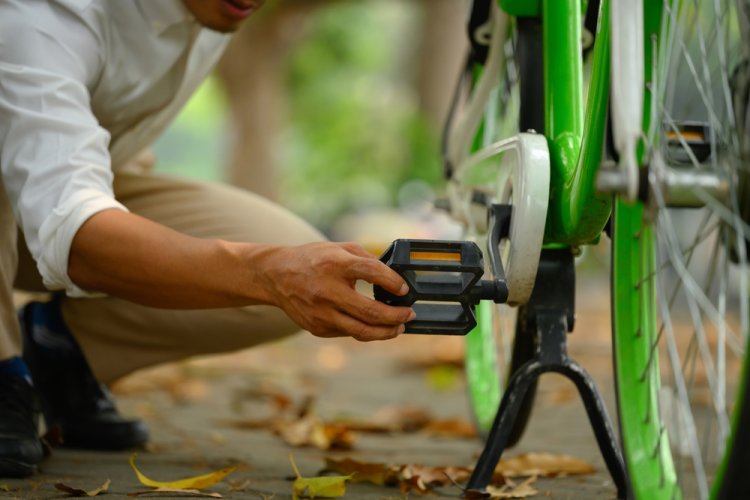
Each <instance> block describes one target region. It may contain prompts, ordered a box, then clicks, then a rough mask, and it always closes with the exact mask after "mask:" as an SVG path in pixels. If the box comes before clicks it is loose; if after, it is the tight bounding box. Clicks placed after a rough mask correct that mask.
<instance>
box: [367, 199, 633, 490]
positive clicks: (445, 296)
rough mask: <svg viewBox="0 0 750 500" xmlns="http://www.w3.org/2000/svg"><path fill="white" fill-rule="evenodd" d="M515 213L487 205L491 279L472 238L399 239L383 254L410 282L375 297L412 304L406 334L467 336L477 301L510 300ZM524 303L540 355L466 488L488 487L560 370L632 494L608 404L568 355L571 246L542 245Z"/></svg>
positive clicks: (526, 367)
mask: <svg viewBox="0 0 750 500" xmlns="http://www.w3.org/2000/svg"><path fill="white" fill-rule="evenodd" d="M510 215H511V207H509V206H507V205H492V206H491V207H490V208H489V218H490V224H489V226H488V227H490V229H491V234H490V235H489V240H490V242H489V245H488V251H489V255H490V259H491V260H490V263H491V269H492V271H493V274H494V277H493V279H491V280H481V279H480V278H481V276H482V274H483V273H484V263H483V260H482V252H481V251H480V250H479V247H478V246H477V245H476V244H475V243H473V242H469V241H438V240H396V241H394V242H393V243H392V244H391V246H390V247H389V248H388V250H386V252H385V253H384V254H383V256H382V257H381V260H382V261H383V262H385V263H386V264H388V265H389V266H390V267H391V268H392V269H394V270H395V271H396V272H398V273H399V274H400V275H401V276H402V277H403V278H404V279H405V280H406V282H407V283H408V285H409V293H408V294H407V295H405V296H396V295H393V294H390V293H388V292H387V291H385V290H383V289H382V288H380V287H377V286H376V287H375V288H374V292H375V298H377V299H378V300H380V301H382V302H385V303H387V304H392V305H404V306H411V307H413V308H414V310H415V312H416V313H417V317H416V319H415V320H413V321H411V322H409V323H407V325H406V332H407V333H421V334H448V335H465V334H467V333H468V332H470V331H471V330H472V329H473V328H474V327H475V326H476V317H475V315H474V308H475V306H476V304H478V303H479V301H480V300H493V301H494V302H496V303H503V302H505V301H506V300H507V298H508V287H507V284H506V280H505V274H504V270H503V266H502V262H501V261H500V257H499V252H498V245H499V242H500V240H501V239H502V238H505V237H507V235H508V231H509V225H510ZM526 308H527V311H528V312H527V318H528V320H529V321H531V322H533V323H534V325H533V328H532V329H535V335H536V339H535V340H536V343H535V344H536V353H535V354H534V356H533V357H532V358H531V359H529V360H528V361H527V362H526V363H525V364H523V365H522V366H521V367H520V368H519V369H518V370H516V372H515V373H514V374H513V375H512V377H511V379H510V381H509V383H508V387H507V389H506V391H505V393H504V395H503V398H502V401H501V402H500V407H499V409H498V412H497V415H496V417H495V420H494V423H493V425H492V429H491V431H490V434H489V437H488V439H487V442H486V443H485V448H484V450H483V452H482V455H481V456H480V458H479V461H478V463H477V465H476V467H475V468H474V471H473V473H472V476H471V478H470V479H469V482H468V486H467V489H468V490H484V489H485V488H486V487H487V485H488V484H489V482H490V480H491V478H492V474H493V472H494V470H495V467H496V466H497V463H498V461H499V460H500V456H501V455H502V453H503V451H504V450H505V447H506V445H507V443H508V440H509V437H510V435H511V432H512V430H513V428H514V423H515V420H516V418H517V416H518V412H519V410H520V408H521V406H522V403H523V401H524V398H525V397H526V394H527V392H528V390H529V388H530V387H531V386H532V385H533V384H534V383H535V382H536V380H537V379H538V378H539V376H540V375H541V374H543V373H546V372H556V373H559V374H561V375H564V376H565V377H567V378H568V379H570V380H571V381H572V382H573V383H574V384H575V386H576V388H577V389H578V392H579V394H580V396H581V399H582V400H583V403H584V406H585V408H586V412H587V414H588V417H589V421H590V423H591V426H592V428H593V430H594V435H595V436H596V440H597V443H598V445H599V449H600V451H601V453H602V456H603V458H604V461H605V463H606V464H607V468H608V469H609V473H610V475H611V476H612V479H613V481H614V483H615V486H616V487H617V494H618V497H619V498H627V495H628V482H627V476H626V471H625V465H624V462H623V460H622V456H621V455H620V453H619V451H618V450H619V448H618V446H617V443H616V440H615V434H614V431H613V430H612V424H611V421H610V418H609V416H608V414H607V410H606V407H605V406H604V403H603V402H602V398H601V396H600V395H599V392H598V390H597V388H596V384H595V383H594V381H593V379H592V378H591V376H589V374H588V373H587V372H586V371H585V370H584V369H583V368H582V367H581V365H579V364H578V363H577V362H576V361H574V360H572V359H571V358H570V357H569V356H568V354H567V342H566V341H567V334H568V332H570V331H572V330H573V322H574V315H575V269H574V263H573V254H572V252H571V250H570V249H569V248H565V249H545V250H542V255H541V259H540V263H539V270H538V273H537V279H536V285H535V287H534V290H533V292H532V294H531V298H530V299H529V302H528V304H527V305H526Z"/></svg>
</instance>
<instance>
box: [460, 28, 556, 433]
mask: <svg viewBox="0 0 750 500" xmlns="http://www.w3.org/2000/svg"><path fill="white" fill-rule="evenodd" d="M541 53H542V47H541V24H540V23H539V21H538V20H536V19H524V18H518V19H514V20H513V23H512V24H511V28H510V32H509V33H508V37H507V41H506V43H505V55H506V65H505V69H504V72H503V78H502V79H501V82H500V84H499V85H498V88H497V91H496V92H497V93H496V95H495V99H494V102H493V104H494V106H490V107H489V113H488V114H486V115H485V120H484V130H483V132H484V134H483V136H484V141H483V142H484V143H485V145H486V144H487V143H490V142H492V141H494V140H497V139H501V138H506V137H510V136H512V135H515V134H517V133H518V132H519V131H528V130H531V129H533V130H536V131H537V132H543V129H544V108H543V106H542V104H543V102H544V99H543V95H544V94H543V87H542V85H543V81H544V80H543V79H542V78H541V71H542V67H541V65H540V64H539V62H540V61H541ZM481 167H482V165H479V166H478V169H477V170H478V172H477V173H476V174H475V175H474V177H472V173H467V175H466V182H467V188H468V189H473V190H474V191H475V192H481V191H482V189H486V186H492V185H496V184H497V183H496V182H494V180H493V179H491V178H488V175H489V176H490V177H491V176H494V175H495V172H494V170H492V169H491V170H490V171H489V172H488V173H482V172H481ZM486 194H487V197H488V199H496V197H497V193H486ZM480 205H481V204H480ZM482 208H484V205H482ZM482 229H483V228H481V229H477V228H475V227H471V225H469V227H468V228H467V231H466V234H465V235H464V236H465V237H466V238H468V239H472V240H475V241H478V243H479V244H480V245H481V247H482V248H485V247H486V246H485V245H486V243H485V242H486V235H484V234H482ZM476 313H477V328H475V329H474V330H473V331H472V332H471V333H469V334H468V335H467V337H466V354H465V372H466V380H467V386H468V394H469V406H470V409H471V413H472V416H473V418H474V422H475V425H476V428H477V431H478V433H479V435H480V437H486V435H487V433H489V431H490V429H491V428H492V423H493V421H494V419H495V414H496V413H497V409H498V408H499V406H500V401H501V399H502V395H503V391H504V386H505V384H506V383H507V380H508V379H509V378H510V376H511V375H512V374H513V372H514V371H515V370H516V369H518V368H519V367H520V366H522V365H523V363H524V362H526V361H527V360H529V359H530V358H531V357H532V356H533V354H534V352H535V346H534V342H535V341H534V332H532V331H529V330H528V328H527V325H528V322H527V321H526V320H525V318H526V310H525V309H524V308H523V307H510V306H507V305H504V304H492V303H488V302H482V303H480V304H479V305H478V306H477V311H476ZM535 392H536V383H534V384H533V386H532V387H531V388H530V390H529V391H528V393H527V395H526V397H525V399H524V402H523V405H522V407H521V410H520V411H519V414H518V417H517V419H516V423H515V426H514V429H513V431H512V432H511V435H510V438H509V442H508V446H513V445H514V444H516V443H517V442H518V440H519V439H520V438H521V435H522V434H523V431H524V429H525V428H526V423H527V422H528V419H529V416H530V414H531V407H532V404H533V401H534V395H535Z"/></svg>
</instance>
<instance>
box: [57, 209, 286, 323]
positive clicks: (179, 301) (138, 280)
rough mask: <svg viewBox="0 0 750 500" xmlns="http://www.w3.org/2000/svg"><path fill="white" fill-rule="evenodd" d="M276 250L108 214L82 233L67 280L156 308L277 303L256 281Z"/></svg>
mask: <svg viewBox="0 0 750 500" xmlns="http://www.w3.org/2000/svg"><path fill="white" fill-rule="evenodd" d="M273 250H274V248H273V247H269V246H267V245H257V244H247V243H231V242H226V241H221V240H210V239H200V238H193V237H191V236H187V235H184V234H182V233H179V232H177V231H174V230H172V229H169V228H167V227H165V226H162V225H159V224H156V223H154V222H152V221H149V220H147V219H144V218H142V217H140V216H137V215H135V214H132V213H128V212H123V211H120V210H105V211H103V212H99V213H97V214H96V215H94V216H93V217H91V218H90V219H88V220H87V221H86V222H85V223H84V224H83V225H82V226H81V228H80V230H79V231H78V232H77V234H76V236H75V238H74V239H73V243H72V246H71V250H70V257H69V260H68V274H69V276H70V278H71V279H72V280H73V282H75V283H76V284H77V285H78V286H80V287H81V288H84V289H88V290H96V291H101V292H104V293H107V294H109V295H113V296H116V297H120V298H123V299H127V300H130V301H133V302H137V303H140V304H144V305H148V306H153V307H167V308H209V307H232V306H242V305H248V304H258V303H272V296H271V295H270V294H269V290H268V289H267V287H264V286H259V285H260V282H262V281H265V280H264V279H263V278H262V277H261V276H259V274H258V273H259V270H261V269H265V268H266V267H267V266H265V265H264V261H265V260H267V259H268V258H269V257H270V253H271V252H273Z"/></svg>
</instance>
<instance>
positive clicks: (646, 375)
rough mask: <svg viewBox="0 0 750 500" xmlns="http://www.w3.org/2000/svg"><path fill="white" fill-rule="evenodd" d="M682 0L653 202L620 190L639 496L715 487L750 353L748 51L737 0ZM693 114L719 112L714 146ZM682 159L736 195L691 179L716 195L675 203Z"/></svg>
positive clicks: (621, 268) (626, 408)
mask: <svg viewBox="0 0 750 500" xmlns="http://www.w3.org/2000/svg"><path fill="white" fill-rule="evenodd" d="M677 4H678V2H673V3H670V2H665V8H664V12H663V13H662V23H661V30H662V33H663V36H662V37H661V38H660V39H659V40H654V41H652V48H653V49H654V50H655V52H656V53H658V54H659V55H658V56H657V58H656V59H655V60H654V61H653V69H654V73H653V75H652V78H651V81H650V85H649V91H650V93H651V95H652V97H653V98H654V99H653V100H654V102H658V103H660V104H658V105H656V106H654V107H653V109H652V111H651V116H650V123H651V126H650V129H649V133H648V134H647V137H646V139H647V141H648V143H649V144H650V146H651V150H650V157H649V164H650V166H651V173H650V175H649V187H650V194H651V196H650V199H649V200H650V201H649V203H648V204H647V206H646V208H645V209H644V207H643V206H641V205H638V206H628V205H626V204H624V203H622V202H619V201H618V202H617V203H616V206H615V218H614V221H615V222H614V237H613V240H614V242H613V262H612V265H613V311H614V316H613V321H614V330H615V338H614V344H615V345H614V352H615V364H616V370H615V373H616V381H617V391H618V406H619V414H620V423H621V432H622V439H623V447H624V450H625V456H626V461H627V466H628V469H629V475H630V477H631V482H632V484H633V488H634V490H635V495H636V497H637V498H662V497H664V498H674V497H676V496H679V495H680V492H682V494H684V495H685V496H688V497H691V498H695V497H697V498H708V497H709V496H710V494H711V487H712V484H713V485H714V488H715V489H716V490H718V488H719V487H720V484H721V482H722V479H723V478H722V474H723V472H722V471H723V470H724V464H723V463H722V457H724V456H725V454H726V450H727V448H728V447H727V443H731V436H732V435H733V432H734V431H733V429H734V427H733V425H734V423H733V418H732V411H733V409H734V408H735V406H736V405H737V403H738V399H737V396H736V394H738V392H739V393H740V394H741V390H740V389H742V385H743V384H742V382H741V381H742V376H741V373H742V367H743V365H744V364H745V360H746V357H747V349H746V348H745V345H746V343H747V333H748V274H747V256H746V249H745V244H744V239H745V238H746V237H747V236H748V235H750V228H748V225H747V222H745V221H743V220H742V218H741V217H739V216H738V214H739V213H740V207H741V206H742V203H743V202H745V203H746V202H747V200H741V199H740V196H741V194H740V190H739V189H738V186H739V183H740V182H741V179H743V178H745V176H746V174H745V173H744V172H743V170H744V169H745V168H746V167H741V153H740V148H741V142H742V141H741V134H739V133H738V127H737V124H736V120H735V115H734V111H733V104H732V102H733V100H734V98H735V95H736V92H735V90H734V89H733V87H735V86H736V85H735V84H733V82H731V81H730V80H731V75H732V69H731V68H735V67H737V66H738V60H739V55H741V53H740V52H739V51H738V47H741V46H740V45H739V37H738V35H739V30H738V28H737V26H736V19H737V17H736V14H737V12H736V10H735V5H734V2H728V1H719V0H716V1H713V2H702V3H700V2H692V1H686V2H684V3H682V4H680V6H679V8H678V7H677ZM733 39H734V40H733ZM695 120H699V121H701V122H705V123H707V124H708V129H707V130H709V132H708V134H706V137H707V138H708V139H710V140H709V141H707V142H709V144H710V151H711V154H710V155H709V157H708V158H700V159H699V157H698V156H699V155H698V153H697V151H698V150H697V149H696V147H695V146H693V147H690V146H689V145H688V143H689V140H690V139H691V137H690V136H689V134H688V133H687V132H686V131H685V128H684V126H682V125H681V124H684V123H688V122H691V121H695ZM704 142H705V141H704ZM675 150H678V153H679V154H678V155H675ZM676 158H681V159H677V160H676ZM676 162H677V163H680V165H679V168H680V169H684V171H686V172H688V173H694V172H696V171H697V170H700V169H702V170H706V169H708V170H710V171H711V172H713V173H714V174H716V176H717V177H719V178H721V179H722V180H723V181H725V182H726V183H727V185H728V187H729V189H728V191H727V192H728V197H727V198H726V199H718V198H717V197H716V196H714V195H713V194H711V193H708V192H707V191H706V190H704V189H696V188H691V190H692V191H693V192H692V193H691V195H692V196H694V197H696V198H699V199H700V200H702V202H703V203H705V208H703V209H699V210H696V209H674V208H671V207H670V206H669V205H670V204H669V200H668V198H669V194H670V190H669V189H668V187H667V184H666V183H665V181H664V179H665V177H664V176H661V175H659V173H660V172H661V171H663V170H661V169H663V168H664V167H666V165H667V164H668V163H672V164H674V163H676ZM681 171H682V170H681ZM732 259H735V260H736V261H737V262H736V263H733V262H732ZM657 492H658V493H657Z"/></svg>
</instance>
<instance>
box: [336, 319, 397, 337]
mask: <svg viewBox="0 0 750 500" xmlns="http://www.w3.org/2000/svg"><path fill="white" fill-rule="evenodd" d="M337 321H338V323H337V328H338V330H339V331H341V332H344V333H346V335H347V336H349V337H352V338H354V339H356V340H359V341H361V342H370V341H373V340H388V339H392V338H395V337H398V336H399V335H401V334H402V333H404V331H405V326H404V325H403V324H400V325H395V326H378V325H369V324H367V323H364V322H362V321H359V320H358V319H356V318H353V317H351V316H347V315H346V314H341V315H340V316H338V317H337Z"/></svg>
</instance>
